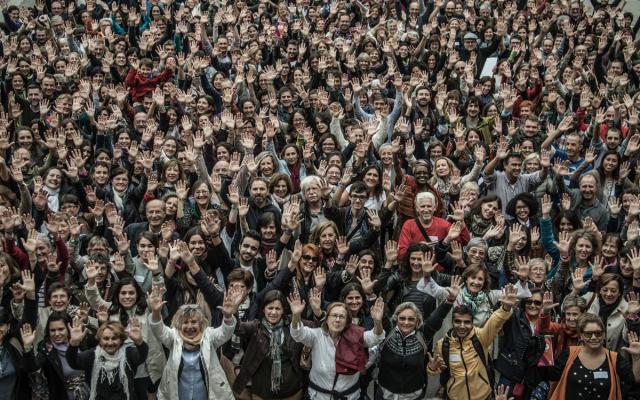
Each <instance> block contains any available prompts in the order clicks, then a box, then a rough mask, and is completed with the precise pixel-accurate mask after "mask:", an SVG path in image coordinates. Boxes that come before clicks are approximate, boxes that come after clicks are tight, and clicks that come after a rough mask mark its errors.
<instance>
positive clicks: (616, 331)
mask: <svg viewBox="0 0 640 400" xmlns="http://www.w3.org/2000/svg"><path fill="white" fill-rule="evenodd" d="M594 296H597V294H595V293H587V294H585V295H584V296H582V298H583V299H585V300H586V301H587V305H589V303H591V305H590V306H589V309H588V310H587V312H588V313H591V314H595V315H598V314H599V313H600V303H599V301H598V298H597V297H596V298H595V299H594V298H593V297H594ZM627 307H628V304H627V301H626V300H625V299H621V300H620V303H619V304H618V307H617V308H616V309H615V310H614V311H613V312H612V313H611V315H609V318H608V319H607V321H606V323H605V325H606V326H607V343H606V347H607V349H609V350H611V351H619V350H620V347H621V346H622V345H623V338H624V339H626V337H627V324H626V320H625V319H624V312H625V311H627Z"/></svg>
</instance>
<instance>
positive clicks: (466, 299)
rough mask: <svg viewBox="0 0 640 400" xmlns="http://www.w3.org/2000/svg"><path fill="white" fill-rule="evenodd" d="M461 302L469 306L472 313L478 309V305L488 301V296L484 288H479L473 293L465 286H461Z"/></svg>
mask: <svg viewBox="0 0 640 400" xmlns="http://www.w3.org/2000/svg"><path fill="white" fill-rule="evenodd" d="M460 296H461V300H462V304H464V305H465V306H468V307H469V308H471V311H472V312H473V315H475V314H476V312H477V311H478V307H479V306H480V305H481V304H483V303H487V302H488V301H489V297H488V296H487V293H486V292H485V291H484V290H481V291H480V292H479V293H476V294H473V293H470V292H469V289H468V288H467V287H466V286H465V287H463V288H462V291H461V292H460Z"/></svg>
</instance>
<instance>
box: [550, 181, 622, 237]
mask: <svg viewBox="0 0 640 400" xmlns="http://www.w3.org/2000/svg"><path fill="white" fill-rule="evenodd" d="M561 183H562V182H558V190H559V191H560V192H563V191H568V192H569V195H571V209H572V210H573V211H575V212H576V213H577V214H578V216H579V217H580V218H581V219H584V218H586V217H590V218H591V219H592V220H593V222H594V223H595V224H596V226H597V227H598V229H599V230H600V231H603V232H604V231H605V230H606V228H607V223H608V222H609V209H608V207H607V205H606V204H602V203H601V202H600V200H598V192H599V191H600V184H599V182H598V179H597V178H596V176H595V174H594V173H592V172H588V173H586V174H584V175H582V176H581V177H580V180H579V181H578V189H566V188H564V187H562V185H561Z"/></svg>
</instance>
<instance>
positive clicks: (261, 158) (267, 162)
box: [255, 151, 291, 180]
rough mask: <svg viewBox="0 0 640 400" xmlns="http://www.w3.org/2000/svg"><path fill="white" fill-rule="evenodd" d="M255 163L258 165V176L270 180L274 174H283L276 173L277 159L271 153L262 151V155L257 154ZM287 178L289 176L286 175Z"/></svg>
mask: <svg viewBox="0 0 640 400" xmlns="http://www.w3.org/2000/svg"><path fill="white" fill-rule="evenodd" d="M255 161H256V164H257V165H258V176H262V177H263V178H267V179H272V178H273V177H274V176H275V175H276V173H281V174H285V173H284V172H277V171H278V169H279V167H278V166H279V164H278V159H277V157H276V156H275V155H274V154H273V153H271V152H269V151H263V152H262V153H260V154H258V155H257V156H256V158H255ZM285 175H287V174H285ZM288 176H289V175H287V177H288ZM289 180H291V179H289Z"/></svg>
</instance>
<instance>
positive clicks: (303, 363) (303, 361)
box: [300, 346, 311, 371]
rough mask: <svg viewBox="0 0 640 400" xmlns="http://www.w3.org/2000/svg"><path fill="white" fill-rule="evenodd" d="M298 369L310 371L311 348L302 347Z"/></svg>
mask: <svg viewBox="0 0 640 400" xmlns="http://www.w3.org/2000/svg"><path fill="white" fill-rule="evenodd" d="M300 369H303V370H305V371H311V347H307V346H304V347H303V348H302V353H300Z"/></svg>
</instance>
